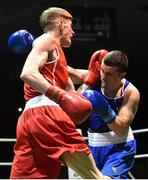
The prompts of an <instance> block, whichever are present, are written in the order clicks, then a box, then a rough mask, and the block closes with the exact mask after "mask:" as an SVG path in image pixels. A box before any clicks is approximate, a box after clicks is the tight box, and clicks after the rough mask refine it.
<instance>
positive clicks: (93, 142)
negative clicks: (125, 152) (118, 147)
mask: <svg viewBox="0 0 148 180" xmlns="http://www.w3.org/2000/svg"><path fill="white" fill-rule="evenodd" d="M133 139H134V135H133V132H132V130H131V128H129V130H128V132H127V133H126V134H125V135H124V136H118V135H117V134H115V132H113V131H110V132H105V133H91V132H89V131H88V143H89V145H90V146H108V145H111V144H119V143H124V142H128V141H131V140H133Z"/></svg>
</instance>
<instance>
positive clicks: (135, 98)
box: [108, 84, 140, 136]
mask: <svg viewBox="0 0 148 180" xmlns="http://www.w3.org/2000/svg"><path fill="white" fill-rule="evenodd" d="M125 93H126V94H125V96H124V99H123V103H122V105H121V107H120V109H119V111H118V115H117V116H116V119H115V121H114V122H112V123H111V124H108V126H109V128H110V129H111V130H113V131H114V132H116V134H118V135H119V136H122V135H123V134H124V133H125V132H126V131H127V130H128V128H129V126H130V125H131V123H132V122H133V120H134V117H135V115H136V112H137V109H138V105H139V101H140V93H139V91H138V90H137V89H136V88H135V87H134V86H133V85H132V84H131V85H130V87H129V89H128V90H127V91H126V92H125Z"/></svg>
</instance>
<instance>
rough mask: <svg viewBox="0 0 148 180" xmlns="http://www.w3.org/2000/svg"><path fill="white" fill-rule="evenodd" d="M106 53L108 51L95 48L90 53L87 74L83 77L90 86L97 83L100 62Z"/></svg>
mask: <svg viewBox="0 0 148 180" xmlns="http://www.w3.org/2000/svg"><path fill="white" fill-rule="evenodd" d="M107 53H108V51H107V50H105V49H101V50H97V51H95V52H94V53H93V54H92V56H91V58H90V61H89V66H88V75H87V76H86V78H85V79H84V82H85V84H86V85H89V86H90V87H91V88H93V87H94V86H95V85H97V84H99V81H100V68H101V62H102V60H103V58H104V57H105V55H106V54H107Z"/></svg>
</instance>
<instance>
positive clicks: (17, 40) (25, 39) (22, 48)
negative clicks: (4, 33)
mask: <svg viewBox="0 0 148 180" xmlns="http://www.w3.org/2000/svg"><path fill="white" fill-rule="evenodd" d="M34 39H35V37H34V36H33V35H32V34H30V33H29V32H28V31H26V30H18V31H16V32H14V33H13V34H12V35H10V37H9V39H8V47H9V48H10V49H11V51H12V52H13V53H16V54H24V53H27V52H28V51H29V50H30V48H31V46H32V43H33V41H34Z"/></svg>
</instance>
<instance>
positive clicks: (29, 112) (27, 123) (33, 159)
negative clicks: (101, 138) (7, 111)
mask: <svg viewBox="0 0 148 180" xmlns="http://www.w3.org/2000/svg"><path fill="white" fill-rule="evenodd" d="M16 139H17V141H16V144H15V146H14V153H15V155H14V159H13V165H12V169H11V174H10V178H49V179H52V178H57V177H58V175H59V173H60V168H61V163H62V160H61V159H60V156H61V155H62V154H63V153H64V152H70V153H74V152H81V151H82V152H86V153H88V154H89V153H90V150H89V148H88V145H87V143H86V142H85V140H84V139H83V137H82V136H81V135H80V133H79V132H78V131H77V130H76V127H75V124H74V123H73V121H72V120H71V119H70V118H69V116H67V114H66V113H65V112H64V111H63V110H62V109H61V108H60V107H59V106H58V104H56V103H54V102H53V101H51V100H49V99H48V98H47V97H45V96H44V95H41V96H37V97H35V98H32V99H30V100H29V101H28V102H27V104H26V107H25V110H24V112H23V113H22V115H21V116H20V118H19V120H18V124H17V134H16Z"/></svg>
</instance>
